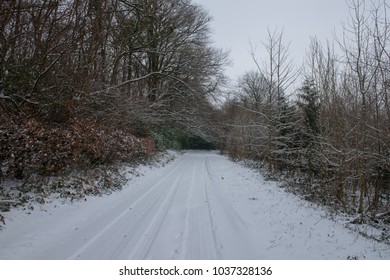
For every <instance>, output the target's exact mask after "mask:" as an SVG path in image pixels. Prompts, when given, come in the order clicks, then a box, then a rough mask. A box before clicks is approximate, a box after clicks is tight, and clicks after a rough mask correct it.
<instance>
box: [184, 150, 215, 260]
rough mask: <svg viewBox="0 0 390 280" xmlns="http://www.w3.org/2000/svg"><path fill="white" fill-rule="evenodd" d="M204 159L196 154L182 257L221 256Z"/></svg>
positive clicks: (205, 257) (212, 257) (210, 257)
mask: <svg viewBox="0 0 390 280" xmlns="http://www.w3.org/2000/svg"><path fill="white" fill-rule="evenodd" d="M204 160H205V159H204V156H203V155H196V161H194V163H193V168H192V173H191V184H190V190H189V196H188V198H187V203H186V208H187V209H186V222H185V228H184V236H183V244H182V252H181V259H219V258H221V254H220V251H219V249H218V246H217V244H218V242H217V238H216V235H215V230H214V222H213V218H212V216H211V213H210V205H209V204H208V195H207V188H208V184H207V181H206V178H207V173H206V170H205V163H204Z"/></svg>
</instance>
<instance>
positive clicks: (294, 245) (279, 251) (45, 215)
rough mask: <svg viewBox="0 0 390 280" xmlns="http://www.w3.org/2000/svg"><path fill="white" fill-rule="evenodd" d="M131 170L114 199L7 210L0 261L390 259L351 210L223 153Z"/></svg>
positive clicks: (192, 154) (53, 201)
mask: <svg viewBox="0 0 390 280" xmlns="http://www.w3.org/2000/svg"><path fill="white" fill-rule="evenodd" d="M174 156H175V159H174V160H173V157H174ZM121 174H122V175H123V176H124V177H125V179H126V180H125V181H124V182H125V183H124V185H123V186H121V187H120V188H117V190H115V191H112V192H111V193H110V195H106V194H105V193H103V192H101V194H102V195H100V196H96V195H89V193H86V194H85V195H83V196H82V199H80V198H79V196H75V197H77V199H72V198H73V196H72V195H71V196H69V195H67V196H65V197H61V195H58V194H56V193H53V194H51V195H50V196H49V197H51V198H50V199H47V198H43V199H44V202H45V203H40V202H39V201H33V202H30V203H28V204H24V206H19V207H13V208H11V209H10V211H8V212H3V213H2V215H3V216H4V218H5V225H3V229H2V230H1V231H0V248H1V250H0V259H271V260H273V259H283V260H285V259H287V260H289V259H297V260H299V259H340V260H345V259H387V260H389V259H390V246H389V245H387V244H385V243H380V242H377V241H375V240H373V239H370V238H365V237H364V236H362V234H359V233H358V232H356V231H355V230H353V229H351V227H350V220H348V219H347V218H345V216H336V217H335V216H333V217H329V214H328V212H327V211H326V210H325V209H324V208H322V207H320V206H317V205H315V204H314V203H311V202H309V201H306V200H304V199H301V198H299V197H298V196H296V195H294V194H292V193H291V192H287V191H286V190H285V189H283V188H280V186H281V183H280V182H277V181H272V180H266V179H265V178H264V176H263V175H261V174H260V173H259V172H258V171H256V170H254V169H251V168H248V167H245V166H244V165H243V164H240V163H235V162H232V161H230V160H229V159H228V158H227V157H225V156H222V155H220V154H218V153H217V152H206V151H187V152H184V153H182V154H179V153H170V154H169V156H167V157H165V159H164V160H162V161H161V162H160V164H158V165H157V166H156V165H155V164H153V165H151V164H143V165H139V166H138V167H130V166H127V167H123V169H122V170H121ZM74 192H75V193H77V189H75V190H74ZM41 202H42V201H41Z"/></svg>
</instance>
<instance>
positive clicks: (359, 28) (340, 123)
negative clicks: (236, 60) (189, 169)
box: [220, 0, 390, 240]
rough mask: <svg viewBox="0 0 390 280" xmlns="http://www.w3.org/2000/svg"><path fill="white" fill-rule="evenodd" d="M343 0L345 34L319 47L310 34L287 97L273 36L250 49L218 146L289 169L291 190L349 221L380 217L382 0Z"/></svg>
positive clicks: (389, 205) (384, 190) (384, 163)
mask: <svg viewBox="0 0 390 280" xmlns="http://www.w3.org/2000/svg"><path fill="white" fill-rule="evenodd" d="M348 5H349V7H350V9H351V18H349V19H348V24H346V25H344V26H343V27H344V33H343V34H344V38H338V39H336V40H335V41H334V42H329V43H328V44H327V45H326V46H323V45H322V44H321V43H320V42H319V41H318V40H317V39H313V40H312V43H311V46H310V51H309V53H308V56H307V63H306V64H305V65H304V66H303V68H302V73H303V74H304V77H303V78H302V80H306V82H304V83H303V84H302V86H301V88H300V89H299V91H298V93H297V92H295V95H294V98H289V95H288V94H289V91H288V87H286V86H284V85H283V84H284V83H282V82H283V81H286V80H284V79H287V77H288V76H285V75H287V74H288V73H291V72H290V71H284V69H289V67H290V66H291V64H289V63H288V62H289V60H288V59H287V57H286V47H285V46H284V45H283V41H282V40H281V39H282V34H280V36H278V34H277V33H269V35H270V36H269V40H268V41H267V42H266V43H265V44H264V46H265V48H266V51H267V54H268V57H265V58H263V59H258V58H257V57H255V55H254V54H253V57H254V62H255V65H256V66H257V69H256V72H255V73H247V74H245V75H244V76H243V77H242V79H241V80H240V81H239V85H238V87H237V89H236V91H235V94H234V95H233V96H234V98H231V99H230V100H228V101H227V102H226V104H225V105H224V107H222V110H221V111H222V112H221V113H222V115H223V116H224V117H223V119H224V128H223V130H222V131H223V135H222V136H221V137H220V139H221V143H223V144H222V145H221V147H222V148H224V149H225V150H226V152H227V153H229V155H231V156H232V157H238V158H250V159H254V160H257V161H259V162H260V163H262V164H263V165H264V166H266V167H267V168H268V170H269V172H270V173H272V174H274V175H273V176H275V177H277V175H278V174H283V176H286V177H287V176H289V177H290V178H291V180H290V183H289V184H292V185H293V186H294V187H293V189H294V191H297V190H298V189H301V191H300V193H303V195H304V196H306V197H310V199H311V200H316V201H317V202H318V203H325V204H327V205H330V204H332V205H333V207H334V208H335V209H337V210H340V211H345V212H347V213H354V214H358V215H359V218H356V220H355V222H356V223H372V224H377V223H385V224H388V223H389V221H388V219H387V217H388V214H389V213H390V160H389V154H390V144H389V143H390V134H389V129H388V123H389V121H390V114H389V112H390V102H389V98H388V95H389V90H390V87H389V80H390V67H389V61H390V57H389V53H388V50H386V47H385V46H388V45H389V42H390V41H389V40H390V39H389V38H390V36H389V34H390V28H389V25H388V19H387V18H386V15H388V14H389V6H388V4H387V3H386V1H373V2H370V3H366V2H364V1H357V0H351V1H348ZM336 48H338V49H336ZM280 58H284V59H281V60H280ZM283 66H284V67H283ZM285 67H286V68H285ZM278 70H280V71H278ZM278 73H279V75H280V76H278ZM281 81H282V82H281ZM287 81H291V79H287ZM285 85H288V83H285ZM296 93H297V94H296ZM386 228H387V227H386ZM389 238H390V237H389V235H388V234H385V235H384V237H383V239H386V240H389Z"/></svg>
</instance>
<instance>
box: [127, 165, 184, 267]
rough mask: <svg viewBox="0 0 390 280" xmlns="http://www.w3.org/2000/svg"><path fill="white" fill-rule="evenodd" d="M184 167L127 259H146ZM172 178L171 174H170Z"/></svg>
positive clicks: (170, 203)
mask: <svg viewBox="0 0 390 280" xmlns="http://www.w3.org/2000/svg"><path fill="white" fill-rule="evenodd" d="M185 170H186V169H185V167H183V166H181V172H180V174H179V175H178V176H177V177H176V179H175V180H174V181H173V183H172V186H171V187H170V188H169V192H168V193H167V195H166V196H165V198H164V201H163V202H162V204H161V206H160V207H159V209H158V210H157V212H156V215H155V216H154V217H153V219H152V220H151V222H149V224H148V226H147V228H146V231H145V233H144V236H143V239H142V240H140V241H139V242H138V244H137V246H136V247H135V248H134V250H133V251H132V253H131V254H130V256H129V259H137V260H139V259H146V258H147V257H148V253H149V251H150V249H151V247H152V246H153V244H154V242H155V240H156V237H157V236H158V234H159V231H160V228H161V225H162V224H163V222H164V220H165V217H166V215H167V213H168V211H169V209H170V207H171V205H172V202H173V199H174V197H175V194H176V192H177V189H178V186H179V182H180V180H181V178H182V177H183V174H184V171H185ZM170 176H172V173H171V174H170Z"/></svg>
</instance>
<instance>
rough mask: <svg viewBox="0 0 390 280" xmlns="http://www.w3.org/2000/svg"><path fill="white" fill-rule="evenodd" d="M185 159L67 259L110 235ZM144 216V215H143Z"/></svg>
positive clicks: (76, 255) (77, 255)
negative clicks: (104, 236) (105, 235)
mask: <svg viewBox="0 0 390 280" xmlns="http://www.w3.org/2000/svg"><path fill="white" fill-rule="evenodd" d="M184 158H185V157H184V156H183V157H181V158H180V160H179V161H177V162H176V166H175V167H174V168H173V169H172V170H171V171H170V172H169V173H168V174H166V175H165V176H164V177H163V178H162V179H161V180H160V181H158V183H156V184H155V185H153V186H152V187H151V188H150V189H149V190H148V191H146V192H145V193H144V194H143V195H141V196H140V197H139V198H138V199H137V200H135V201H134V202H133V203H132V204H131V205H130V206H128V207H126V209H125V210H124V211H123V212H122V213H121V214H120V215H118V216H116V218H114V219H113V220H112V221H111V222H110V223H109V224H107V225H106V226H105V227H104V228H102V229H101V230H100V231H98V232H97V233H96V234H95V235H94V236H93V237H91V238H90V239H89V240H88V242H86V243H85V244H84V245H83V246H81V247H80V248H79V249H78V250H77V251H76V252H74V253H73V254H72V255H71V256H69V257H68V258H67V259H77V258H79V257H80V256H81V255H82V254H83V253H84V252H85V251H86V250H88V248H89V247H91V246H92V245H93V244H94V243H96V242H98V240H99V238H101V237H102V236H103V235H104V234H106V233H108V234H109V233H110V229H112V228H113V227H114V226H115V225H116V224H118V223H119V222H120V221H121V220H122V219H123V218H124V217H125V216H126V215H128V214H129V213H131V209H133V208H135V207H136V206H137V205H138V204H139V203H140V202H142V201H143V200H144V199H145V198H147V197H148V196H149V195H150V194H151V193H152V192H153V191H154V190H155V189H157V188H158V187H159V186H160V185H162V183H163V182H164V181H166V180H167V179H168V178H169V177H170V176H171V175H172V174H173V173H174V172H175V171H176V170H177V169H179V168H182V165H181V162H182V161H183V159H184ZM162 195H163V193H162ZM157 200H158V199H157ZM145 215H146V213H145Z"/></svg>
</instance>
